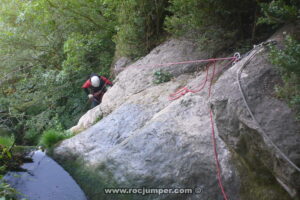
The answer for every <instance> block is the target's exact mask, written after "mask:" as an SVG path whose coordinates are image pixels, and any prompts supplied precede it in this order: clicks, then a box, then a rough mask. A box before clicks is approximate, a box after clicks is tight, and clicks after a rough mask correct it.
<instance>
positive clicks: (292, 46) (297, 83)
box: [269, 36, 300, 120]
mask: <svg viewBox="0 0 300 200" xmlns="http://www.w3.org/2000/svg"><path fill="white" fill-rule="evenodd" d="M269 57H270V61H271V62H272V64H274V65H275V66H276V67H277V68H278V69H279V71H280V73H281V75H282V79H283V82H284V85H283V86H276V88H275V89H276V93H277V95H278V96H279V97H280V98H282V99H284V100H286V101H287V102H288V103H289V105H290V106H291V107H292V108H293V109H294V110H295V112H296V115H297V116H296V117H297V119H299V120H300V42H299V41H297V40H295V39H293V38H292V37H291V36H287V37H286V39H285V48H284V49H277V48H276V47H272V46H271V47H270V54H269Z"/></svg>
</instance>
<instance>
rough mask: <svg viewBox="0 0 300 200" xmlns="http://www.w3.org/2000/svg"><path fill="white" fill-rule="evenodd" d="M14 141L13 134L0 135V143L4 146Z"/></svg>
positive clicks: (10, 144) (8, 145) (9, 145)
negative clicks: (8, 135)
mask: <svg viewBox="0 0 300 200" xmlns="http://www.w3.org/2000/svg"><path fill="white" fill-rule="evenodd" d="M14 142H15V138H14V136H11V137H7V136H6V137H5V136H0V145H2V146H4V147H11V146H12V145H13V144H14Z"/></svg>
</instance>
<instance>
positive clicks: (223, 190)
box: [169, 57, 237, 200]
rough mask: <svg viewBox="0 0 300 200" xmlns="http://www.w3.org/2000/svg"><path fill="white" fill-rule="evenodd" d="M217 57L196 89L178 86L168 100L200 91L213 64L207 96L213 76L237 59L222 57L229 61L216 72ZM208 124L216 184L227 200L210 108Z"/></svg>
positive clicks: (210, 61) (209, 64)
mask: <svg viewBox="0 0 300 200" xmlns="http://www.w3.org/2000/svg"><path fill="white" fill-rule="evenodd" d="M218 60H219V59H209V63H208V64H207V66H206V75H205V80H204V81H203V82H202V83H201V84H200V87H199V88H198V89H195V90H192V89H188V88H187V87H183V88H180V89H179V90H178V91H177V92H175V93H173V94H171V95H170V96H169V99H170V100H175V99H178V98H180V97H182V96H183V95H185V94H186V93H188V92H191V93H196V92H200V91H201V90H202V89H203V88H204V87H205V85H206V83H207V81H208V77H209V68H210V66H211V65H212V64H213V71H212V75H211V77H210V84H209V88H208V97H210V95H211V86H212V82H213V80H214V77H215V76H216V75H218V74H219V73H221V71H222V69H225V68H227V67H228V66H229V65H230V64H231V63H233V62H234V61H236V60H237V58H236V57H230V58H227V59H226V58H222V60H230V62H228V63H227V64H226V65H225V66H224V68H221V69H219V70H218V71H217V73H216V61H218ZM210 124H211V133H212V144H213V148H214V159H215V163H216V170H217V178H218V185H219V187H220V189H221V192H222V195H223V198H224V200H228V198H227V194H226V192H225V189H224V187H223V184H222V178H221V168H220V162H219V158H218V152H217V143H216V136H215V129H214V121H213V113H212V111H211V110H210Z"/></svg>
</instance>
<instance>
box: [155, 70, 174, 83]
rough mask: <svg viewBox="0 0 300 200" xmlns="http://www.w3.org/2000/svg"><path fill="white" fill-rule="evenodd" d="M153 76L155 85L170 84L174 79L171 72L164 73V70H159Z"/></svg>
mask: <svg viewBox="0 0 300 200" xmlns="http://www.w3.org/2000/svg"><path fill="white" fill-rule="evenodd" d="M153 75H154V80H153V83H155V84H160V83H164V82H168V81H170V80H171V78H172V75H171V74H170V73H169V72H167V71H163V70H158V71H156V72H154V74H153Z"/></svg>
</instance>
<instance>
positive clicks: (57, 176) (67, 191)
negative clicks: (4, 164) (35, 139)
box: [4, 150, 87, 200]
mask: <svg viewBox="0 0 300 200" xmlns="http://www.w3.org/2000/svg"><path fill="white" fill-rule="evenodd" d="M30 156H31V157H32V159H33V162H31V163H25V164H23V165H22V168H23V169H26V170H27V171H26V172H8V173H7V174H6V175H5V177H4V179H5V180H6V182H8V183H9V184H11V186H12V187H13V188H15V189H16V190H17V191H18V192H20V193H21V194H20V195H19V197H18V198H19V199H22V198H25V199H28V200H54V199H55V200H71V199H72V200H86V199H87V198H86V196H85V194H84V193H83V191H82V190H81V188H80V187H79V186H78V185H77V183H76V182H75V181H74V179H73V178H72V177H71V176H70V175H69V174H68V173H67V172H66V171H65V170H64V169H63V168H62V167H61V166H60V165H59V164H58V163H56V162H55V161H54V160H53V159H51V158H50V157H48V156H47V155H46V154H45V153H44V152H42V151H39V150H38V151H34V152H32V153H31V154H30Z"/></svg>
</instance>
